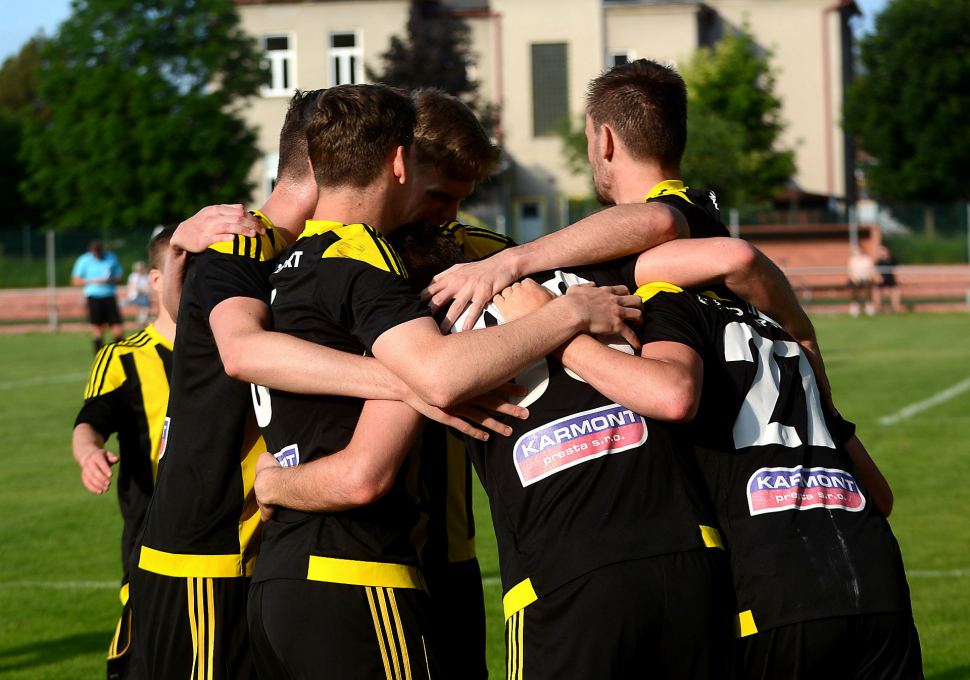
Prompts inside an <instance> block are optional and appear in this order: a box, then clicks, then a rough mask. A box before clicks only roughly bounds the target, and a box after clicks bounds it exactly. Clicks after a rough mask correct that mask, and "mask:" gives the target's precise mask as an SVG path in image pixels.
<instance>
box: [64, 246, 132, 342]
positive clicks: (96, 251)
mask: <svg viewBox="0 0 970 680" xmlns="http://www.w3.org/2000/svg"><path fill="white" fill-rule="evenodd" d="M122 273H123V272H122V270H121V263H120V262H118V257H117V256H116V255H115V254H114V253H106V252H104V246H102V245H101V241H97V240H95V241H91V244H90V245H89V246H88V252H86V253H84V255H82V256H81V257H79V258H77V262H75V263H74V269H72V270H71V284H72V285H75V286H84V297H86V298H87V299H88V314H89V316H90V319H91V332H92V334H93V335H94V353H95V354H97V353H98V352H99V351H100V350H101V342H102V336H103V335H104V327H105V326H109V325H110V326H111V333H112V334H113V335H114V341H115V342H119V341H120V340H121V336H122V334H123V332H122V328H121V315H120V314H119V313H118V301H117V300H116V299H115V284H116V283H118V282H119V281H121V275H122Z"/></svg>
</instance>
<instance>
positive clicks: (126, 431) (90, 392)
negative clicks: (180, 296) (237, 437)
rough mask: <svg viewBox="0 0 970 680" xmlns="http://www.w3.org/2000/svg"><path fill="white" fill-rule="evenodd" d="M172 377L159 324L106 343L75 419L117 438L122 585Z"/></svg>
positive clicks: (150, 482) (148, 492) (151, 480)
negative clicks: (109, 343)
mask: <svg viewBox="0 0 970 680" xmlns="http://www.w3.org/2000/svg"><path fill="white" fill-rule="evenodd" d="M171 374H172V343H171V342H170V341H169V340H168V339H167V338H165V337H164V336H163V335H162V334H161V333H159V332H158V331H156V330H155V327H154V326H149V327H148V328H146V329H145V330H143V331H142V332H140V333H136V334H135V335H133V336H131V337H130V338H127V339H126V340H122V341H121V342H116V343H114V344H111V345H107V346H105V347H104V348H102V349H101V351H100V352H98V356H97V357H96V358H95V360H94V364H93V366H92V367H91V375H90V377H89V378H88V384H87V387H86V388H85V389H84V406H83V407H81V412H80V413H79V414H78V416H77V420H75V421H74V426H75V427H77V426H78V425H80V424H81V423H87V424H88V425H90V426H91V427H93V428H94V429H95V430H96V431H97V432H98V433H99V434H100V435H101V436H102V437H104V438H105V439H106V440H107V439H108V437H110V436H111V435H112V434H114V433H117V434H118V447H119V451H118V454H119V458H120V459H121V460H120V461H119V464H118V465H119V472H118V479H117V482H116V484H117V489H118V504H119V505H120V506H121V517H122V519H123V520H124V529H123V530H122V534H121V564H122V566H123V567H124V581H123V583H127V582H128V574H129V557H130V556H131V553H132V551H133V550H134V548H135V541H136V539H137V538H138V534H139V533H140V532H141V528H142V524H143V522H144V520H145V513H146V512H147V511H148V504H149V502H150V501H151V498H152V490H153V488H154V486H155V474H156V471H157V469H158V454H159V451H160V449H161V445H162V431H163V429H164V425H165V409H166V407H167V406H168V389H169V388H168V385H169V377H170V376H171Z"/></svg>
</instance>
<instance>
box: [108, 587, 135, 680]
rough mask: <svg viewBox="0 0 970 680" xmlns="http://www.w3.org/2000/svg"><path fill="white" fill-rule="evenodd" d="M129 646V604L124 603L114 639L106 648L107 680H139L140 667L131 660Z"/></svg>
mask: <svg viewBox="0 0 970 680" xmlns="http://www.w3.org/2000/svg"><path fill="white" fill-rule="evenodd" d="M133 656H134V653H133V649H132V645H131V602H130V601H129V602H125V604H124V606H123V607H122V609H121V618H120V619H119V620H118V626H117V627H116V628H115V634H114V637H112V638H111V645H109V647H108V680H140V679H141V678H142V677H144V676H143V675H142V673H141V670H142V669H141V667H140V666H139V665H138V663H137V662H135V661H134V660H133Z"/></svg>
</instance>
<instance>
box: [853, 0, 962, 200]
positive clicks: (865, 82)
mask: <svg viewBox="0 0 970 680" xmlns="http://www.w3.org/2000/svg"><path fill="white" fill-rule="evenodd" d="M859 56H860V61H861V66H862V74H861V75H860V76H859V77H857V78H856V80H855V82H854V83H852V85H850V86H849V87H848V89H847V91H846V103H845V123H844V124H845V128H846V130H848V131H849V132H851V133H853V134H855V135H857V136H858V139H859V144H860V146H861V148H862V149H864V150H865V151H866V152H868V153H869V154H871V155H872V156H873V157H874V159H875V162H874V163H872V164H870V165H867V168H866V179H867V181H868V183H869V186H870V187H871V189H872V191H873V192H874V193H875V194H877V195H879V196H882V197H883V198H885V199H888V200H895V201H913V200H918V201H924V202H925V201H947V200H954V199H963V200H970V126H968V125H967V121H968V120H970V1H968V0H892V2H890V3H889V4H888V5H887V6H886V8H885V9H884V10H883V11H882V13H881V14H879V15H878V16H877V17H876V24H875V31H874V32H873V33H870V34H868V35H866V36H865V37H863V38H862V40H861V41H860V43H859Z"/></svg>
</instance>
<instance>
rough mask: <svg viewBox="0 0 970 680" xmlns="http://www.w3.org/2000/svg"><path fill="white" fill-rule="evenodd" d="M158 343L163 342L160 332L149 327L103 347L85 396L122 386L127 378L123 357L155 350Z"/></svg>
mask: <svg viewBox="0 0 970 680" xmlns="http://www.w3.org/2000/svg"><path fill="white" fill-rule="evenodd" d="M158 344H161V342H160V340H159V337H158V333H157V332H152V331H151V330H150V327H149V328H146V329H145V330H143V331H141V332H139V333H135V334H134V335H132V336H131V337H128V338H125V339H124V340H121V341H119V342H113V343H111V344H110V345H105V346H104V347H102V348H101V351H99V352H98V354H97V356H96V357H95V358H94V363H93V364H92V365H91V373H90V374H89V375H88V384H87V387H86V388H85V390H84V398H85V399H91V398H92V397H97V396H99V395H102V394H106V393H108V392H110V391H112V390H115V389H118V388H119V387H121V385H122V384H123V383H124V382H125V380H127V374H126V372H125V367H124V364H123V361H122V358H123V357H125V356H128V355H131V354H138V353H141V352H145V351H153V352H154V351H155V347H156V345H158Z"/></svg>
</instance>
